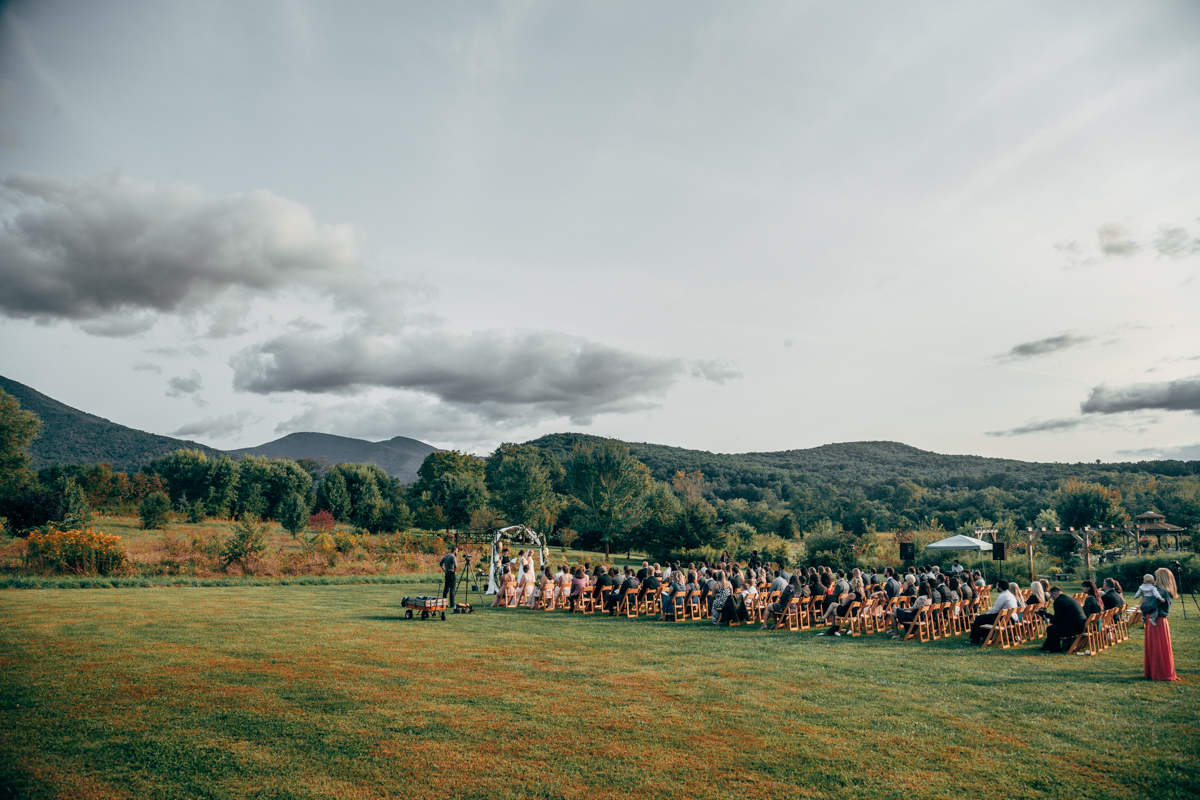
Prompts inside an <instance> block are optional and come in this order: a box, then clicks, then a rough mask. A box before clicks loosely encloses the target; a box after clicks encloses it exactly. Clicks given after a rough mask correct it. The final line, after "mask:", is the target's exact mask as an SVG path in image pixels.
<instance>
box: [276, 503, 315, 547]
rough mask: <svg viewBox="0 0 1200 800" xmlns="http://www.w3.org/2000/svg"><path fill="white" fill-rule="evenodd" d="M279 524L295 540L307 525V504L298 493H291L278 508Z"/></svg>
mask: <svg viewBox="0 0 1200 800" xmlns="http://www.w3.org/2000/svg"><path fill="white" fill-rule="evenodd" d="M279 524H280V525H282V526H283V529H284V530H285V531H287V532H288V533H290V534H291V535H292V538H293V539H294V538H296V535H297V534H299V533H300V532H301V531H302V530H304V528H305V527H306V526H307V525H308V503H306V502H305V501H304V498H303V497H301V496H300V494H299V492H291V493H290V494H288V496H287V497H285V498H284V499H283V502H282V503H281V504H280V506H279Z"/></svg>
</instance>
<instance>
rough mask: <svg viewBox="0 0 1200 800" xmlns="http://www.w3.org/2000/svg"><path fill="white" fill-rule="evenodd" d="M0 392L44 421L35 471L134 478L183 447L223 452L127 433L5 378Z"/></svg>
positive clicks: (132, 431)
mask: <svg viewBox="0 0 1200 800" xmlns="http://www.w3.org/2000/svg"><path fill="white" fill-rule="evenodd" d="M0 389H3V390H4V391H5V392H8V393H9V394H10V395H12V396H13V397H15V398H17V402H19V403H20V404H21V408H23V409H25V410H26V411H32V412H33V413H34V414H37V415H38V418H39V419H41V421H42V425H41V428H40V429H39V432H38V437H37V438H36V439H34V440H33V444H32V445H30V447H29V451H28V452H29V455H30V456H31V457H32V458H33V463H32V465H31V466H32V467H33V468H34V469H41V468H43V467H48V466H50V465H52V464H97V463H106V464H111V465H112V466H113V468H114V469H116V470H118V471H123V472H132V471H136V470H138V469H140V468H141V467H143V466H145V465H146V464H149V463H150V462H151V461H153V460H154V459H156V458H161V457H162V456H164V455H166V454H168V453H172V452H174V451H176V450H178V449H179V448H181V447H188V448H192V449H194V450H202V451H204V452H205V453H206V454H208V455H209V456H213V455H220V451H219V450H214V449H213V448H211V447H207V446H205V445H202V444H198V443H197V442H191V441H185V440H183V439H173V438H171V437H170V436H159V435H158V434H154V433H146V432H145V431H139V430H135V429H134V428H127V427H125V426H124V425H118V424H117V423H115V422H110V421H108V420H106V419H104V418H102V417H97V416H94V415H92V414H88V413H85V412H83V411H80V410H79V409H76V408H71V407H70V406H68V405H66V404H65V403H60V402H59V401H57V400H55V399H53V398H50V397H47V396H46V395H44V394H42V393H41V392H38V391H35V390H34V389H31V388H29V387H28V386H26V385H25V384H23V383H18V382H17V381H14V380H11V379H9V378H5V377H3V376H0Z"/></svg>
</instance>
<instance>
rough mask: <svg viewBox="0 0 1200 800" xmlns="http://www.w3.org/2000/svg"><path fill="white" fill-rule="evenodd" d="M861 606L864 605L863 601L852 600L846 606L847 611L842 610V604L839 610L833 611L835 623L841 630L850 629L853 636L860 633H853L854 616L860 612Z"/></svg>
mask: <svg viewBox="0 0 1200 800" xmlns="http://www.w3.org/2000/svg"><path fill="white" fill-rule="evenodd" d="M861 607H862V603H860V602H859V601H857V600H855V601H854V602H852V603H851V604H850V605H849V606H848V607H847V608H846V611H845V612H843V611H842V607H841V606H840V605H839V606H838V610H837V611H835V612H833V624H834V625H837V626H838V631H839V632H841V631H850V632H851V635H853V636H857V635H858V634H856V633H853V629H854V617H855V616H856V615H857V614H858V609H859V608H861Z"/></svg>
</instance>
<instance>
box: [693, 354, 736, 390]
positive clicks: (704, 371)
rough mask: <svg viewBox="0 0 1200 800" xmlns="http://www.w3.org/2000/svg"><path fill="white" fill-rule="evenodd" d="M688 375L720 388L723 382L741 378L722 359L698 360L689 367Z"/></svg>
mask: <svg viewBox="0 0 1200 800" xmlns="http://www.w3.org/2000/svg"><path fill="white" fill-rule="evenodd" d="M689 373H690V374H691V376H692V377H693V378H703V379H704V380H706V381H712V382H713V383H716V384H719V385H721V386H724V385H725V381H732V380H736V379H738V378H740V377H742V373H740V372H738V371H737V369H736V368H735V367H734V366H733V365H732V364H730V363H729V362H728V361H725V360H724V359H720V358H718V359H698V360H696V361H693V362H692V363H691V365H690V369H689Z"/></svg>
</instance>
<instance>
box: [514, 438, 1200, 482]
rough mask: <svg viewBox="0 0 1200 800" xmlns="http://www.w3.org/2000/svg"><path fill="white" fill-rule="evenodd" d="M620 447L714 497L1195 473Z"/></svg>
mask: <svg viewBox="0 0 1200 800" xmlns="http://www.w3.org/2000/svg"><path fill="white" fill-rule="evenodd" d="M600 438H601V437H597V436H589V435H587V434H582V433H553V434H549V435H547V436H542V437H541V438H538V439H534V440H533V441H532V442H529V444H532V445H535V446H537V447H539V448H541V449H543V450H545V451H547V452H549V453H552V454H553V455H554V456H556V457H557V458H559V459H562V458H565V457H566V456H567V455H568V454H570V452H571V450H572V449H574V447H575V445H576V444H578V443H580V442H585V441H598V440H600ZM627 444H628V445H629V449H630V451H631V452H632V453H633V454H634V455H635V456H636V457H637V458H638V459H639V460H640V461H641V462H642V463H644V464H645V465H646V466H647V467H649V468H650V472H651V474H653V475H654V477H655V478H657V479H658V480H670V478H671V476H672V475H674V474H675V472H676V471H678V470H682V471H684V472H703V473H704V475H705V477H706V478H708V480H710V481H711V482H712V483H713V484H714V485H715V486H716V487H717V492H718V494H720V493H722V492H734V493H736V491H737V488H738V487H739V486H760V487H765V486H770V485H772V484H780V483H783V484H801V485H803V484H812V483H832V484H835V485H838V486H841V487H844V488H850V487H856V488H863V489H865V488H867V487H870V486H874V485H877V484H883V483H889V482H896V481H914V482H916V483H920V484H923V485H926V486H941V485H949V486H959V487H973V488H979V487H982V486H998V487H1001V488H1007V489H1028V488H1034V487H1037V486H1043V485H1046V484H1048V483H1053V482H1055V481H1059V480H1063V479H1066V478H1069V477H1072V476H1074V477H1077V478H1080V479H1081V480H1082V479H1089V478H1095V477H1099V476H1111V475H1112V474H1113V473H1136V474H1146V475H1158V476H1164V477H1176V476H1181V475H1194V474H1200V461H1141V462H1137V463H1128V462H1123V463H1105V464H1096V463H1083V462H1081V463H1075V464H1058V463H1043V462H1034V461H1016V460H1012V459H1004V458H985V457H983V456H969V455H943V454H941V453H933V452H930V451H928V450H920V449H918V448H916V447H912V446H910V445H906V444H902V443H900V442H843V443H840V444H827V445H822V446H820V447H812V448H808V449H804V450H780V451H778V452H773V453H736V454H726V453H710V452H708V451H706V450H687V449H685V448H682V447H669V446H667V445H661V444H649V443H646V442H628V443H627Z"/></svg>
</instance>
